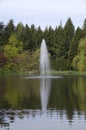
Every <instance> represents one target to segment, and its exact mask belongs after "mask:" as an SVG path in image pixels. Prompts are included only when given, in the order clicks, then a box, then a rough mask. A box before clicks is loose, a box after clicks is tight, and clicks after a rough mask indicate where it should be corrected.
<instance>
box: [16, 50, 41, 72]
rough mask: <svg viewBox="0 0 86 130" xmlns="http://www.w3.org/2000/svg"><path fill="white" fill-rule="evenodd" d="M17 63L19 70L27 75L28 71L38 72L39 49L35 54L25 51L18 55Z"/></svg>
mask: <svg viewBox="0 0 86 130" xmlns="http://www.w3.org/2000/svg"><path fill="white" fill-rule="evenodd" d="M17 63H18V65H19V68H20V69H21V70H22V71H24V72H27V73H29V72H30V71H34V70H36V71H39V49H37V50H36V51H35V52H33V53H31V52H29V51H25V52H23V53H21V54H19V55H18V57H17Z"/></svg>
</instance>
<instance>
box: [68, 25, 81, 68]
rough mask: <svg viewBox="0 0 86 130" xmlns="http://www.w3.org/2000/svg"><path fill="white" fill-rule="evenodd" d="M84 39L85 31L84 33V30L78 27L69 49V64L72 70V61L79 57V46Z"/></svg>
mask: <svg viewBox="0 0 86 130" xmlns="http://www.w3.org/2000/svg"><path fill="white" fill-rule="evenodd" d="M82 37H83V31H82V29H80V28H79V27H78V28H77V30H76V32H75V34H74V36H73V38H72V41H71V43H70V47H69V52H68V64H69V68H70V69H72V68H71V63H72V60H73V58H74V57H75V55H77V53H78V44H79V41H80V39H81V38H82Z"/></svg>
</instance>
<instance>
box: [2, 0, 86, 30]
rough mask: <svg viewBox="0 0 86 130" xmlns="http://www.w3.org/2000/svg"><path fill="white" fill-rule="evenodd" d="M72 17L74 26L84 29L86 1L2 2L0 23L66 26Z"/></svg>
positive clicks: (33, 0)
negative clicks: (10, 21) (12, 21)
mask: <svg viewBox="0 0 86 130" xmlns="http://www.w3.org/2000/svg"><path fill="white" fill-rule="evenodd" d="M68 17H71V19H72V22H73V24H74V26H76V27H77V26H80V27H82V25H83V21H84V19H85V18H86V0H0V22H1V21H3V22H4V23H5V24H7V23H8V22H9V20H10V19H13V20H14V24H17V23H19V22H22V23H23V24H28V25H31V24H34V25H35V26H36V27H38V26H39V25H40V26H41V27H42V28H45V27H46V26H50V25H51V26H52V27H55V26H58V25H59V24H60V21H62V24H63V26H64V24H65V22H66V21H67V19H68Z"/></svg>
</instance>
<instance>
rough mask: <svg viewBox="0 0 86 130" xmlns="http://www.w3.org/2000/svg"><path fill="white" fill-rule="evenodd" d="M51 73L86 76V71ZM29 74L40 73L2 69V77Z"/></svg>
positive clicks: (52, 72)
mask: <svg viewBox="0 0 86 130" xmlns="http://www.w3.org/2000/svg"><path fill="white" fill-rule="evenodd" d="M50 74H51V75H59V76H60V75H64V76H86V71H84V72H79V71H51V73H50ZM29 75H39V73H38V71H30V72H26V71H20V70H17V71H11V70H1V69H0V77H6V76H29Z"/></svg>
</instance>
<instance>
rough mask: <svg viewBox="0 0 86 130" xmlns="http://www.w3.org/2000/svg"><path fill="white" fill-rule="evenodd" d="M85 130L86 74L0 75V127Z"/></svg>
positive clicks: (24, 129)
mask: <svg viewBox="0 0 86 130" xmlns="http://www.w3.org/2000/svg"><path fill="white" fill-rule="evenodd" d="M35 129H36V130H86V77H56V78H55V77H53V78H51V77H50V78H49V77H47V78H36V77H34V78H31V77H30V78H28V77H8V78H0V130H35Z"/></svg>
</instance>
